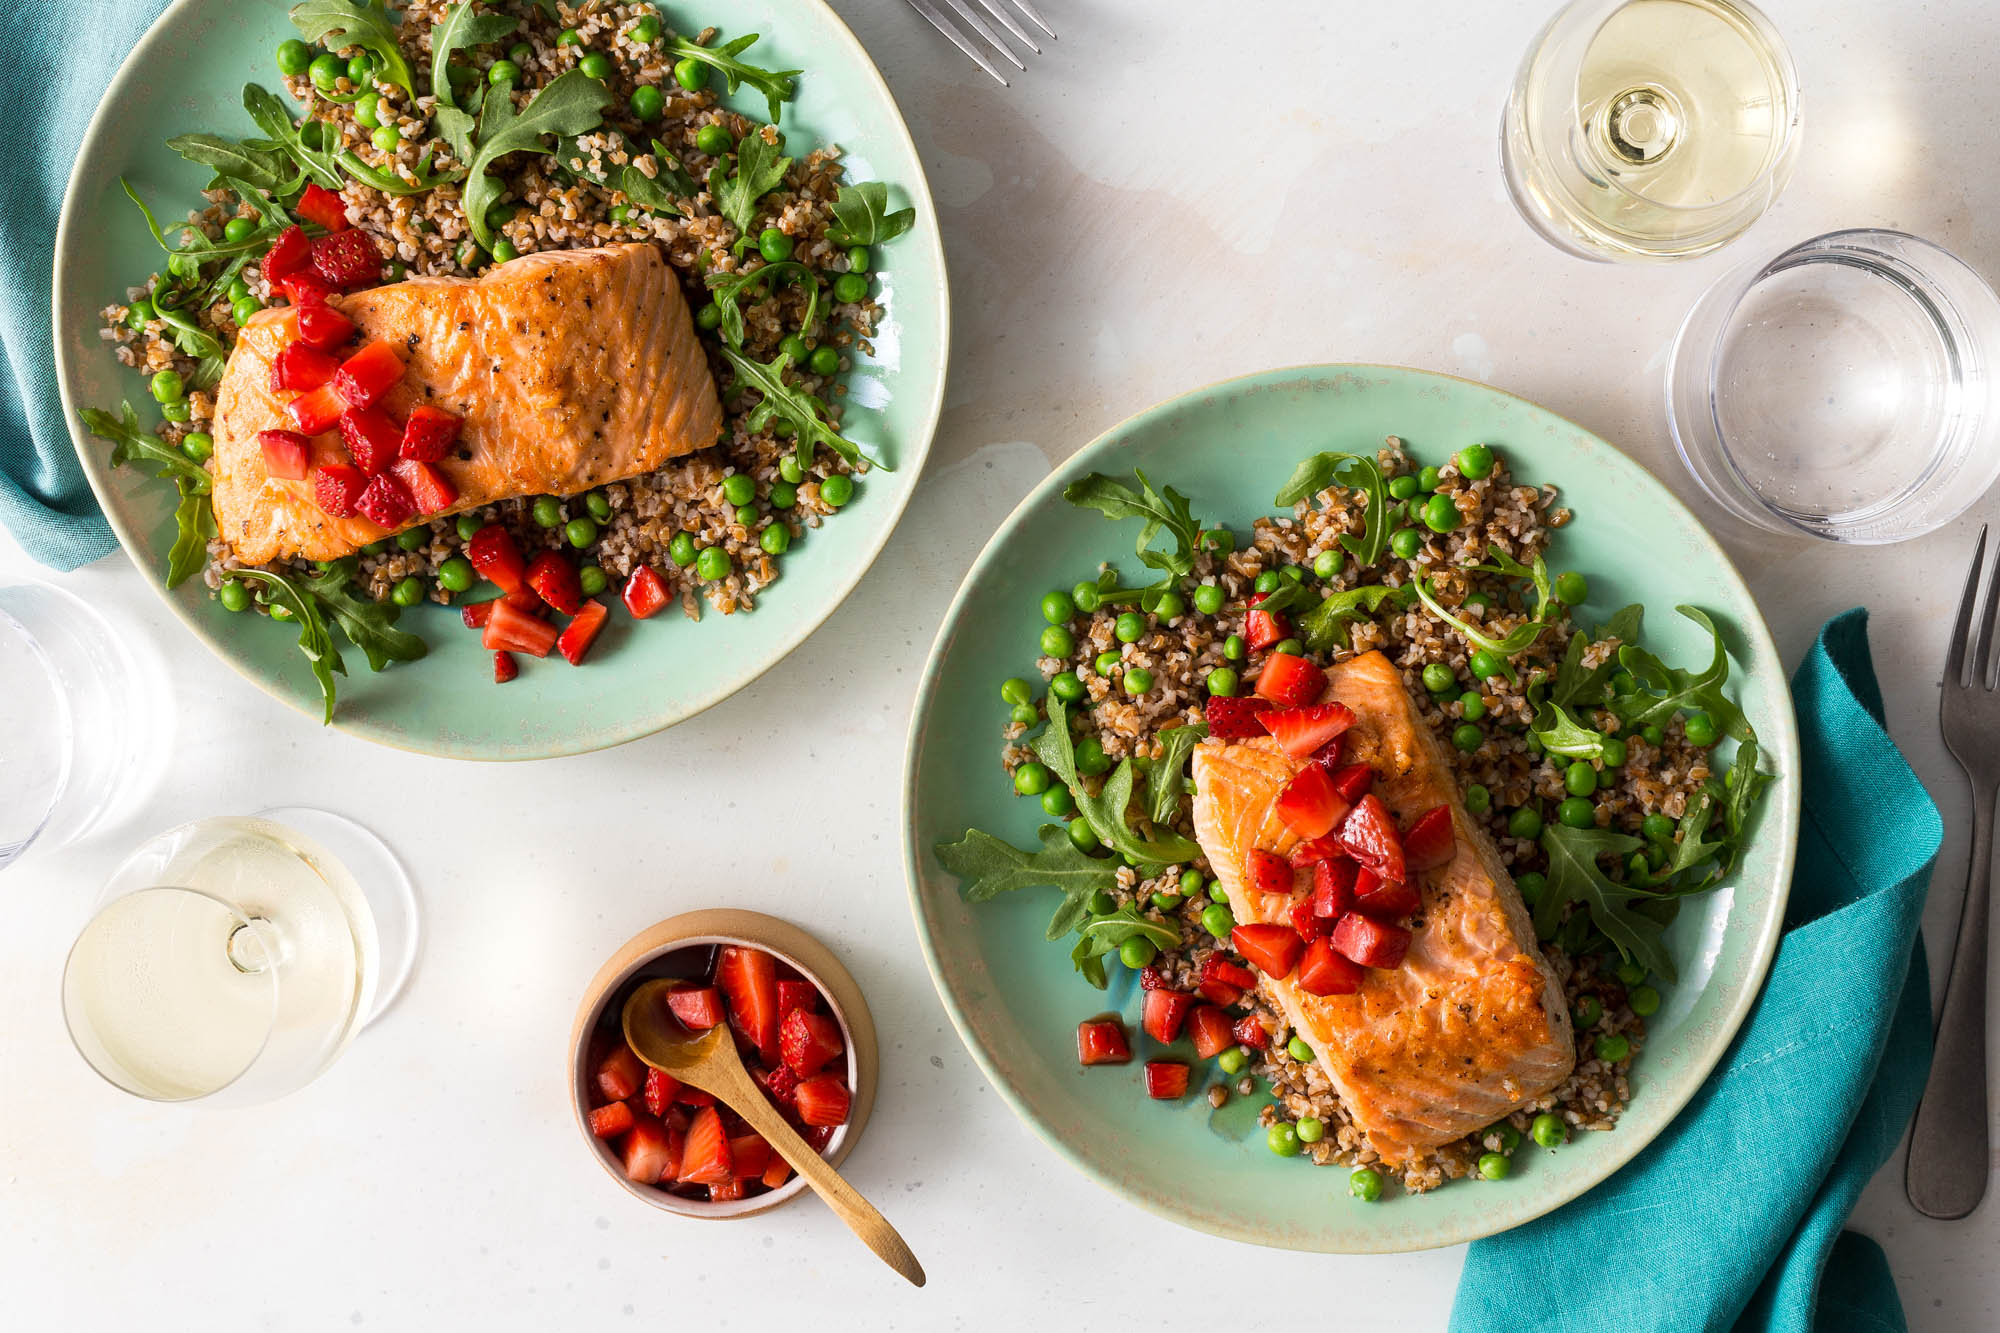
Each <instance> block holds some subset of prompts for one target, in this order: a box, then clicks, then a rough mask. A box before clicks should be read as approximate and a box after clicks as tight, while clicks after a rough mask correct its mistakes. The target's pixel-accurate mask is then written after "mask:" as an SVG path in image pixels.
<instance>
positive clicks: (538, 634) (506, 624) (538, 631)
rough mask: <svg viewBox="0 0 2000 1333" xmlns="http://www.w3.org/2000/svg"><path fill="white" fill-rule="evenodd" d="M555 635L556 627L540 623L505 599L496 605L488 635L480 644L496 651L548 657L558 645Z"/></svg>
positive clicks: (487, 622) (489, 623)
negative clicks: (551, 650) (550, 650)
mask: <svg viewBox="0 0 2000 1333" xmlns="http://www.w3.org/2000/svg"><path fill="white" fill-rule="evenodd" d="M556 636H557V631H556V627H555V626H554V625H551V624H549V622H548V621H546V620H538V619H536V618H535V617H534V616H531V615H529V614H528V613H527V612H526V611H522V610H518V609H516V608H515V607H513V606H510V605H508V604H507V603H506V602H505V601H504V600H503V601H498V602H495V603H494V604H493V614H492V615H491V616H489V617H487V620H486V633H485V636H484V637H483V638H481V639H480V642H481V643H483V644H484V645H485V646H486V647H488V648H491V649H493V650H494V651H495V652H509V653H526V654H527V655H528V656H530V657H547V656H548V655H549V649H551V648H553V647H555V646H556Z"/></svg>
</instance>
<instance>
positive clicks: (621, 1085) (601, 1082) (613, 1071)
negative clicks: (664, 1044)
mask: <svg viewBox="0 0 2000 1333" xmlns="http://www.w3.org/2000/svg"><path fill="white" fill-rule="evenodd" d="M645 1077H646V1066H645V1065H644V1064H643V1063H641V1062H640V1060H639V1057H638V1056H637V1055H636V1054H634V1053H633V1050H632V1048H631V1047H630V1046H627V1045H625V1044H624V1043H622V1042H621V1043H619V1045H618V1048H617V1049H616V1050H614V1051H612V1052H611V1054H609V1055H607V1056H605V1057H604V1063H603V1064H601V1065H599V1066H598V1067H597V1089H598V1091H599V1092H602V1093H603V1094H604V1099H605V1100H606V1101H612V1102H622V1101H624V1100H625V1099H626V1098H627V1097H630V1096H631V1095H632V1094H633V1093H635V1092H637V1091H638V1090H639V1084H640V1083H641V1082H643V1081H644V1079H645Z"/></svg>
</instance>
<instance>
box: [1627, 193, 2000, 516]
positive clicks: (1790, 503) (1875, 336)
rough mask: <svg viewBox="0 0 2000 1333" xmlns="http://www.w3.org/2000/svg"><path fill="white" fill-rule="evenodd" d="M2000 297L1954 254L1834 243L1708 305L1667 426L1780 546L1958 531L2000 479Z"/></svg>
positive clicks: (1710, 488) (1907, 242) (1740, 512)
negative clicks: (1951, 525) (1802, 536)
mask: <svg viewBox="0 0 2000 1333" xmlns="http://www.w3.org/2000/svg"><path fill="white" fill-rule="evenodd" d="M1996 355H2000V297H1996V296H1995V295H1994V292H1993V289H1992V288H1991V287H1989V286H1988V285H1987V284H1986V282H1985V280H1984V279H1982V278H1981V277H1980V276H1979V275H1978V274H1977V273H1975V272H1973V270H1972V269H1971V268H1969V267H1967V266H1966V265H1965V263H1964V262H1962V261H1961V260H1959V259H1958V258H1956V257H1955V256H1953V255H1952V254H1951V253H1950V252H1949V251H1947V250H1944V249H1941V248H1940V247H1938V246H1936V245H1933V244H1931V243H1930V242H1929V241H1925V240H1920V239H1919V238H1917V237H1915V236H1910V235H1906V234H1904V233H1902V232H1895V231H1873V230H1856V231H1837V232H1831V233H1828V234H1827V235H1825V236H1816V237H1814V238H1813V239H1811V240H1809V241H1805V242H1803V243H1802V244H1799V245H1795V246H1793V247H1791V248H1790V249H1788V250H1786V251H1784V252H1783V253H1781V254H1779V255H1776V256H1774V257H1772V258H1770V259H1759V260H1755V261H1753V262H1751V263H1748V264H1745V265H1743V266H1741V267H1739V268H1738V269H1736V270H1735V271H1734V272H1731V273H1729V274H1727V275H1725V276H1724V277H1723V278H1722V279H1721V280H1719V281H1718V282H1716V283H1715V285H1714V286H1712V287H1711V288H1709V290H1708V291H1707V292H1706V293H1705V294H1704V295H1703V296H1702V298H1701V299H1700V300H1699V301H1697V302H1696V303H1695V306H1694V309H1693V310H1691V311H1689V313H1688V316H1687V319H1686V320H1685V321H1684V322H1683V324H1682V325H1681V331H1680V335H1679V337H1678V338H1677V339H1676V341H1675V343H1674V350H1673V355H1672V357H1671V359H1670V360H1669V361H1668V364H1667V420H1668V425H1669V426H1670V428H1671V429H1672V431H1673V436H1674V444H1675V446H1676V447H1677V448H1678V449H1679V450H1680V454H1681V458H1682V459H1683V460H1684V461H1685V462H1686V463H1687V466H1688V470H1689V471H1691V472H1692V473H1694V476H1695V480H1696V481H1698V482H1700V483H1701V485H1702V488H1703V489H1704V490H1706V491H1707V492H1708V493H1709V495H1711V496H1712V497H1714V499H1715V500H1716V501H1717V502H1718V503H1720V504H1721V505H1722V506H1723V507H1724V508H1726V509H1728V510H1729V511H1730V512H1731V513H1733V514H1735V515H1736V516H1737V517H1739V518H1742V519H1745V520H1746V521H1748V522H1751V523H1754V524H1757V525H1758V526H1759V527H1763V528H1767V529H1770V530H1771V531H1774V532H1803V533H1808V534H1810V535H1812V536H1815V537H1823V538H1826V539H1828V540H1830V541H1839V542H1855V543H1862V544H1874V543H1881V542H1894V541H1902V540H1905V539H1907V538H1910V537H1916V536H1920V535H1922V534H1923V533H1926V532H1929V531H1931V530H1932V529H1934V528H1936V527H1939V526H1940V525H1942V524H1944V523H1947V522H1949V521H1950V520H1951V519H1953V518H1955V517H1956V516H1957V515H1959V514H1960V513H1962V512H1964V511H1965V509H1966V508H1967V507H1968V506H1970V505H1971V504H1972V503H1973V502H1974V501H1976V500H1977V499H1978V498H1979V497H1980V496H1981V495H1983V494H1984V493H1985V492H1986V490H1987V488H1988V487H1990V486H1991V485H1992V484H1993V482H1994V480H1995V479H1996V477H2000V379H1996V375H1995V369H1996V368H1995V364H1994V358H1995V357H1996Z"/></svg>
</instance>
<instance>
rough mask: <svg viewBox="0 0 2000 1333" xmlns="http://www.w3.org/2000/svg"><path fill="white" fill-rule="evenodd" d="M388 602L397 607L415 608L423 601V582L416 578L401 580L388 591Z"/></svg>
mask: <svg viewBox="0 0 2000 1333" xmlns="http://www.w3.org/2000/svg"><path fill="white" fill-rule="evenodd" d="M389 600H390V601H392V602H394V603H395V604H396V605H397V606H415V605H416V604H417V603H419V602H421V601H423V600H424V581H423V580H422V579H417V578H408V579H403V580H402V581H400V582H399V583H397V584H396V586H395V587H393V588H391V589H389Z"/></svg>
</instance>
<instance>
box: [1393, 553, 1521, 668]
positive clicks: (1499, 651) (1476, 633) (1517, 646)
mask: <svg viewBox="0 0 2000 1333" xmlns="http://www.w3.org/2000/svg"><path fill="white" fill-rule="evenodd" d="M1411 586H1412V587H1414V588H1415V589H1416V590H1417V599H1418V600H1419V601H1421V602H1422V603H1423V604H1424V605H1425V606H1426V607H1427V608H1429V610H1430V613H1431V614H1432V615H1434V616H1436V617H1437V618H1438V619H1439V620H1442V621H1444V623H1445V624H1447V625H1450V626H1451V627H1452V628H1453V629H1455V630H1457V631H1458V632H1459V633H1460V634H1463V635H1464V636H1465V641H1466V642H1467V643H1469V644H1471V645H1472V646H1473V647H1475V648H1484V649H1485V650H1486V651H1487V652H1489V653H1492V654H1493V655H1494V656H1495V657H1496V658H1498V659H1499V661H1500V672H1501V674H1502V675H1504V676H1506V677H1507V679H1508V681H1509V682H1514V681H1518V680H1519V679H1520V676H1519V675H1518V674H1517V673H1516V672H1515V670H1514V664H1513V663H1512V662H1511V661H1509V660H1508V659H1509V658H1512V657H1513V656H1515V655H1516V654H1517V653H1524V652H1526V651H1527V650H1528V649H1529V648H1530V647H1532V646H1533V645H1534V642H1535V640H1536V639H1539V638H1541V637H1542V631H1543V630H1544V629H1547V628H1548V625H1547V624H1546V622H1544V621H1541V620H1538V619H1531V620H1526V621H1523V622H1522V623H1521V624H1519V625H1517V626H1515V627H1514V629H1513V630H1511V631H1510V632H1509V633H1507V634H1506V635H1505V636H1504V637H1502V638H1498V639H1496V638H1494V637H1493V636H1492V635H1490V634H1487V633H1485V632H1483V631H1481V630H1479V629H1478V628H1476V627H1474V626H1473V625H1472V624H1470V623H1468V622H1467V621H1463V620H1460V619H1459V618H1458V617H1457V616H1455V615H1453V614H1452V613H1451V612H1449V611H1447V610H1445V609H1444V604H1443V603H1442V602H1440V601H1438V599H1437V596H1436V594H1434V593H1433V592H1431V590H1430V581H1429V580H1428V579H1422V578H1418V579H1413V580H1412V581H1411Z"/></svg>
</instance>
